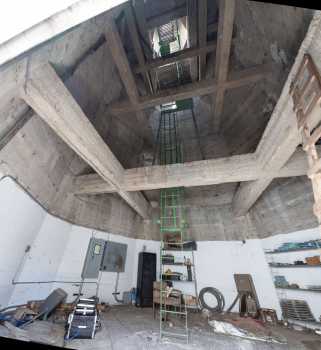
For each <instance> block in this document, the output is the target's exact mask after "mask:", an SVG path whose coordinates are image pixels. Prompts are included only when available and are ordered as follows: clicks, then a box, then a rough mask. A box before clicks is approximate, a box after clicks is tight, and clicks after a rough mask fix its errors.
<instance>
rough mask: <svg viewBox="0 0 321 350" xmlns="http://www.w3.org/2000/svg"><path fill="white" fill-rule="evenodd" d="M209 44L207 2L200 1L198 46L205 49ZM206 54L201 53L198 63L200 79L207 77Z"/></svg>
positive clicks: (204, 0)
mask: <svg viewBox="0 0 321 350" xmlns="http://www.w3.org/2000/svg"><path fill="white" fill-rule="evenodd" d="M206 43H207V0H198V45H199V47H201V48H202V47H205V46H206ZM205 69H206V53H201V54H200V56H199V61H198V70H199V73H198V79H199V80H202V79H204V77H205Z"/></svg>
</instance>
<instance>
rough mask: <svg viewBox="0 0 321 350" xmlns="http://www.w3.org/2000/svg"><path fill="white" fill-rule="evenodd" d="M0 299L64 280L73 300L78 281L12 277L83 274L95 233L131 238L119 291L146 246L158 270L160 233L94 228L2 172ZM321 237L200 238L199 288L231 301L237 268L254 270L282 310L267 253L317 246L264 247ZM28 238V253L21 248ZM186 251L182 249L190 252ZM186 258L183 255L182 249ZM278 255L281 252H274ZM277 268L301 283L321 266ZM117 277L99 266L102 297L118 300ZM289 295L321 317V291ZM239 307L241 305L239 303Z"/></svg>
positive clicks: (132, 281)
mask: <svg viewBox="0 0 321 350" xmlns="http://www.w3.org/2000/svg"><path fill="white" fill-rule="evenodd" d="M0 220H1V223H2V225H1V227H2V229H1V235H0V252H1V254H0V304H1V306H2V307H3V306H6V305H7V304H8V303H10V304H15V303H23V302H26V301H27V300H30V299H42V298H45V297H46V296H47V295H48V294H49V293H50V292H51V291H52V290H53V289H54V288H57V287H60V288H63V289H64V290H66V292H67V293H68V300H69V301H70V300H72V299H73V298H74V297H73V293H77V291H78V288H79V284H77V283H72V284H62V283H54V284H52V283H49V284H32V285H23V286H21V285H18V286H15V287H14V286H13V285H12V283H11V281H12V279H13V277H14V275H15V273H16V272H17V270H18V267H19V264H20V262H21V261H22V260H23V257H24V256H25V259H24V260H23V264H22V266H21V269H20V273H19V274H18V275H17V276H16V280H19V281H48V280H59V281H73V282H77V281H78V282H79V281H80V274H81V270H82V266H83V263H84V259H85V256H86V251H87V247H88V243H89V240H90V238H91V237H92V235H94V236H95V237H97V238H103V239H105V240H111V241H115V242H120V243H125V244H127V245H128V250H127V259H126V266H125V272H124V273H121V274H120V280H119V291H120V293H121V294H120V297H121V296H122V293H123V292H124V291H129V290H130V289H131V288H132V287H136V281H137V267H138V254H139V252H141V251H143V249H144V248H145V250H146V251H147V252H153V253H156V254H157V276H159V271H160V266H159V250H160V243H159V242H156V241H146V240H135V239H131V238H127V237H122V236H118V235H113V234H111V233H106V232H97V231H95V232H93V231H92V230H90V229H87V228H83V227H79V226H75V225H71V224H69V223H67V222H64V221H62V220H59V219H57V218H55V217H53V216H51V215H49V214H46V212H45V211H44V210H43V209H42V208H41V207H40V206H39V205H38V204H37V203H35V202H34V201H33V200H32V199H31V198H30V197H29V196H28V195H27V194H25V193H24V192H23V191H22V190H21V189H20V188H19V187H18V186H17V185H16V184H15V182H14V181H12V180H11V179H8V178H5V179H4V180H3V181H1V182H0ZM319 237H320V233H319V230H318V229H312V230H305V231H300V232H294V233H292V234H286V235H278V236H274V237H270V238H267V239H264V240H262V241H260V240H248V241H246V243H245V244H243V243H242V242H240V241H230V242H222V241H217V242H215V241H205V242H204V241H202V242H198V243H197V245H198V249H197V251H196V252H195V263H196V276H197V285H198V291H200V290H201V289H202V288H203V287H207V286H213V287H216V288H218V289H219V290H220V291H221V292H222V293H223V295H224V297H225V299H226V305H227V306H229V305H230V304H231V302H232V301H233V299H234V297H235V296H236V288H235V282H234V279H233V275H234V273H249V274H251V275H252V277H253V280H254V284H255V287H256V290H257V294H258V298H259V301H260V305H261V306H262V307H267V308H273V309H276V310H277V312H278V315H279V316H280V315H281V313H280V307H279V303H278V295H277V292H276V290H275V288H274V285H273V281H272V275H271V274H270V268H269V266H268V265H267V261H266V257H267V258H269V259H271V258H272V259H274V261H280V262H293V261H294V260H296V259H301V258H302V259H303V258H304V257H305V256H309V255H313V254H314V253H317V251H316V252H303V253H286V254H280V255H265V254H264V252H263V249H262V247H263V248H264V249H275V248H276V247H278V246H279V245H280V244H282V243H283V242H286V241H292V242H293V241H304V240H309V239H317V238H319ZM27 245H31V250H30V252H28V253H27V254H26V255H25V254H24V250H25V248H26V246H27ZM188 254H189V253H185V255H186V256H187V257H188ZM182 258H183V256H182ZM276 258H277V259H276ZM175 269H176V270H177V271H181V272H184V273H186V268H185V267H175ZM278 270H280V271H277V273H280V274H284V275H285V276H286V277H287V279H288V280H289V282H293V283H299V284H301V285H302V286H307V285H308V284H319V281H320V278H319V275H320V270H319V269H313V268H312V269H295V270H294V269H293V270H291V269H283V270H281V269H278ZM115 281H116V273H111V272H104V273H102V274H101V283H100V290H99V297H100V299H101V300H102V301H104V302H108V303H111V304H113V303H115V301H114V298H113V296H112V292H113V291H114V287H115ZM174 285H175V287H176V288H179V289H182V290H183V291H185V292H186V293H191V294H193V292H194V290H193V285H192V284H188V283H184V282H182V283H179V282H178V283H175V284H174ZM95 288H96V286H95V285H87V286H85V288H84V290H83V291H84V294H85V295H86V296H91V295H94V294H95V292H96V289H95ZM283 293H285V294H286V296H287V297H289V298H298V299H304V300H307V301H308V303H309V304H310V305H311V308H312V311H313V313H314V315H315V317H316V319H318V317H319V316H320V314H321V302H320V297H321V295H320V294H316V293H304V292H298V291H288V292H283ZM235 310H237V307H236V308H235Z"/></svg>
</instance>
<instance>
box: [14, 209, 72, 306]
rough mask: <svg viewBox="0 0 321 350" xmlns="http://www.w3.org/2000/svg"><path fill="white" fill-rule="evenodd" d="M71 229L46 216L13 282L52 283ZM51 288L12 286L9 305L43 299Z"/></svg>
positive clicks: (44, 284) (41, 285)
mask: <svg viewBox="0 0 321 350" xmlns="http://www.w3.org/2000/svg"><path fill="white" fill-rule="evenodd" d="M71 226H72V225H71V224H69V223H67V222H65V221H63V220H60V219H57V218H55V217H53V216H51V215H49V214H46V216H45V219H44V221H43V223H42V225H41V227H40V229H39V231H38V234H37V236H36V238H35V240H34V242H33V243H32V245H31V249H30V251H29V252H28V253H27V254H26V256H25V261H24V265H23V268H22V269H21V271H20V273H19V275H18V276H17V277H16V280H17V281H20V282H22V281H23V282H30V281H31V282H38V281H42V282H45V281H54V280H55V279H56V274H57V271H58V268H59V265H60V262H61V259H62V256H63V254H64V251H65V246H66V244H67V242H68V240H69V236H70V230H71ZM53 288H54V284H53V283H41V284H22V285H21V284H19V285H15V288H14V291H13V294H12V296H11V299H10V304H11V305H15V304H20V303H25V302H27V301H28V300H32V299H34V300H41V299H45V298H46V297H47V296H48V294H49V293H50V292H51V291H52V290H53Z"/></svg>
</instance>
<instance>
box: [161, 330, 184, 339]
mask: <svg viewBox="0 0 321 350" xmlns="http://www.w3.org/2000/svg"><path fill="white" fill-rule="evenodd" d="M162 335H173V336H177V337H183V338H188V331H187V332H186V333H185V334H181V333H175V332H168V331H162Z"/></svg>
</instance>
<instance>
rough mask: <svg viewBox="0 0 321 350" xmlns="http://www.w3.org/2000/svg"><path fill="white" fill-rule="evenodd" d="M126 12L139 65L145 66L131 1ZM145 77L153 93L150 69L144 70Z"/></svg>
mask: <svg viewBox="0 0 321 350" xmlns="http://www.w3.org/2000/svg"><path fill="white" fill-rule="evenodd" d="M143 4H144V3H143ZM139 8H140V7H139ZM125 14H126V20H127V25H128V29H129V35H130V38H131V42H132V44H133V47H134V51H135V55H136V57H137V61H138V65H139V67H143V66H144V65H145V56H144V52H143V49H142V46H141V44H140V39H139V34H138V30H137V27H136V21H135V17H134V13H133V9H132V6H131V3H128V4H127V6H126V8H125ZM142 20H143V19H142ZM143 79H144V82H145V85H146V87H147V88H148V89H149V90H150V92H151V93H153V85H152V82H151V79H150V76H149V73H148V71H144V72H143Z"/></svg>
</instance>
